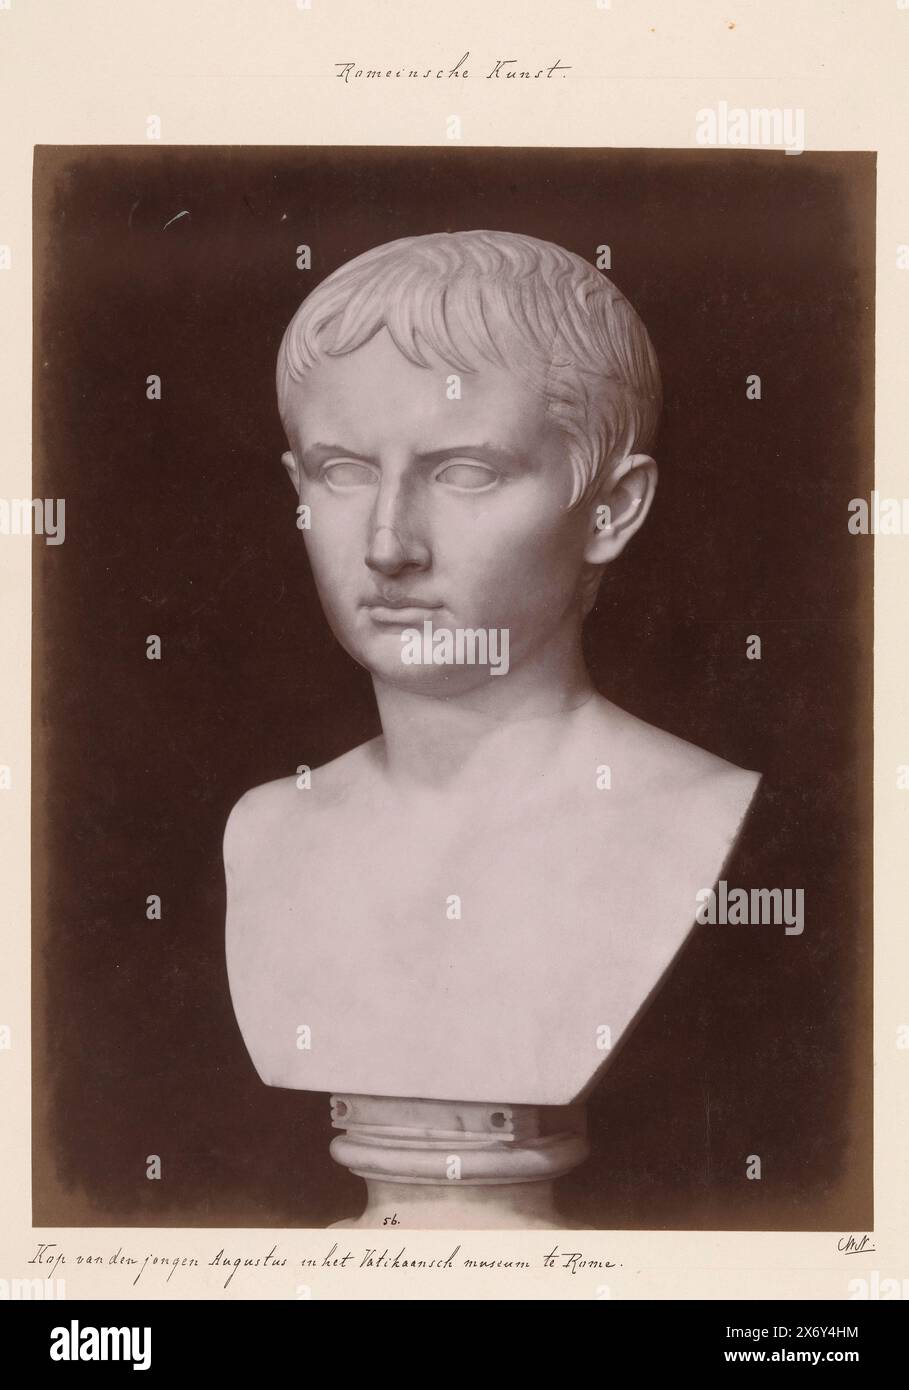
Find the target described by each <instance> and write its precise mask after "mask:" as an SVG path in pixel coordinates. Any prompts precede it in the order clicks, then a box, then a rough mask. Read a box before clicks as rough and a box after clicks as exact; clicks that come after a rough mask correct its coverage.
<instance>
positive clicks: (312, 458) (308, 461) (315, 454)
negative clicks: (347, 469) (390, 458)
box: [302, 444, 377, 468]
mask: <svg viewBox="0 0 909 1390" xmlns="http://www.w3.org/2000/svg"><path fill="white" fill-rule="evenodd" d="M328 458H345V459H356V460H357V461H358V462H359V463H373V464H374V463H376V462H377V460H376V459H373V458H370V457H369V456H368V455H367V454H358V453H357V451H356V449H346V448H345V447H344V445H343V444H311V445H310V447H309V448H308V449H304V451H303V456H302V463H303V467H304V468H307V467H309V468H316V467H318V465H319V464H320V463H324V462H325V460H326V459H328Z"/></svg>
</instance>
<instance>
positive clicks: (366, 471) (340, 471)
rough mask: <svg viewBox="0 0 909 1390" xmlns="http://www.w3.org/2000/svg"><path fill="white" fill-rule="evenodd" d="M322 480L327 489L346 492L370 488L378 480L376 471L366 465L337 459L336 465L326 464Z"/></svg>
mask: <svg viewBox="0 0 909 1390" xmlns="http://www.w3.org/2000/svg"><path fill="white" fill-rule="evenodd" d="M322 478H323V480H324V481H325V482H326V483H328V485H329V487H333V488H337V489H338V490H339V491H346V490H348V489H349V488H354V487H371V486H372V484H373V483H374V482H376V480H377V478H378V473H377V472H376V470H375V469H374V468H373V467H371V466H370V464H368V463H359V462H357V461H356V460H355V459H339V460H338V461H337V463H326V464H325V466H324V467H323V469H322Z"/></svg>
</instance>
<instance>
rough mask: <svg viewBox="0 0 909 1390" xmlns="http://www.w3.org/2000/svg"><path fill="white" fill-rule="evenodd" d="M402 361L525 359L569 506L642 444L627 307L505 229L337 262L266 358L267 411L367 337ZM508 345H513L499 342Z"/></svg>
mask: <svg viewBox="0 0 909 1390" xmlns="http://www.w3.org/2000/svg"><path fill="white" fill-rule="evenodd" d="M383 327H384V328H386V329H387V330H388V332H389V334H390V335H391V337H392V339H393V341H394V343H395V345H396V347H397V348H398V350H399V351H400V352H401V353H403V355H404V356H405V357H406V358H407V359H408V361H410V362H412V363H413V364H414V365H415V366H420V367H428V366H430V365H431V364H430V362H429V361H428V360H427V358H426V356H425V352H424V349H425V348H430V349H431V350H432V351H433V352H434V353H435V354H436V355H437V356H438V357H440V358H441V359H442V360H443V361H444V362H447V363H449V364H450V365H451V366H452V367H453V368H454V369H455V370H456V371H460V372H470V371H474V370H476V369H477V367H478V365H479V363H478V360H477V359H478V358H480V359H483V360H484V361H487V362H491V363H494V364H495V365H497V366H500V367H505V368H512V369H514V367H515V363H514V362H513V361H510V360H509V359H508V358H507V357H506V356H505V355H504V354H503V351H502V350H501V349H500V348H499V346H498V345H497V340H498V342H502V343H503V347H506V346H507V343H508V337H507V336H506V335H507V334H508V330H509V329H510V330H511V331H512V333H514V332H516V333H517V335H518V339H519V341H520V342H521V344H522V345H523V347H524V349H525V350H526V358H527V360H526V362H525V361H523V356H524V354H523V353H522V362H521V364H520V370H521V374H522V376H525V375H529V377H530V382H529V384H530V385H531V386H533V387H535V388H536V389H538V390H540V391H541V392H542V394H543V396H544V399H545V400H546V402H547V408H548V413H549V416H550V419H552V420H553V422H554V423H555V424H556V425H557V426H558V427H559V428H560V429H561V430H562V431H563V433H564V434H565V436H566V438H567V440H568V445H569V449H568V452H569V460H570V463H571V468H572V473H573V476H574V488H573V492H572V497H571V505H572V506H574V505H575V504H577V503H578V502H581V501H583V500H584V499H585V498H587V497H589V496H590V495H591V494H592V493H593V491H594V490H595V489H596V486H597V484H598V482H599V479H600V477H601V475H602V473H603V471H604V469H605V468H606V467H607V465H608V464H609V463H611V462H612V461H613V459H615V458H616V457H621V456H624V455H626V454H629V453H647V452H649V451H650V449H651V448H652V446H653V442H654V439H655V436H656V432H657V425H658V423H659V415H660V406H661V387H660V371H659V366H658V364H657V360H656V355H655V353H654V350H653V346H652V344H651V342H650V338H649V337H648V335H647V330H646V328H645V327H644V325H643V323H642V322H641V320H640V319H639V318H638V316H637V314H636V313H635V311H634V309H633V308H632V307H631V305H630V304H629V303H628V300H627V299H626V298H625V297H624V295H622V294H621V293H620V292H619V291H618V290H617V289H616V287H615V286H614V285H613V284H612V283H611V281H609V280H607V279H606V277H605V276H604V275H601V274H600V273H599V271H597V270H595V269H594V267H593V266H592V265H590V264H589V263H588V262H587V261H585V260H583V259H582V257H580V256H577V255H575V254H574V253H573V252H571V251H566V250H564V248H563V247H561V246H556V245H554V244H553V243H552V242H549V241H540V240H538V239H537V238H536V237H531V236H524V235H522V234H520V233H517V232H488V231H470V232H433V233H432V234H430V235H429V236H416V237H402V238H401V239H400V240H398V241H390V242H387V243H386V244H385V245H383V246H377V247H375V248H374V249H373V250H371V251H367V252H365V253H364V254H363V255H361V256H357V257H356V258H355V259H354V260H352V261H348V262H347V263H346V264H345V265H342V266H340V267H339V268H338V269H337V270H335V271H334V272H333V273H332V274H331V275H329V276H328V277H327V279H325V280H323V281H322V283H321V284H320V285H318V286H317V287H316V289H314V290H313V291H312V293H311V294H310V295H309V296H308V297H307V298H306V299H305V300H304V301H303V303H302V304H301V305H300V308H299V309H298V310H297V312H296V313H295V314H294V317H293V318H292V319H291V321H290V323H289V324H288V326H287V330H286V332H285V334H284V338H283V340H282V342H281V347H280V351H279V353H278V366H277V385H278V405H279V409H280V410H281V413H282V415H283V414H284V410H285V406H286V401H287V394H288V391H289V388H290V382H291V381H296V382H300V381H302V380H303V379H304V377H305V375H306V373H307V371H309V370H310V369H311V368H312V367H314V366H315V365H316V363H317V362H318V361H319V360H320V359H321V358H322V357H326V356H327V357H337V356H341V355H343V354H345V353H349V352H354V351H355V350H356V349H357V348H359V347H362V346H363V345H364V344H365V343H367V342H368V341H369V340H370V339H371V338H372V337H373V336H374V335H375V334H376V333H377V332H379V330H380V329H381V328H383ZM512 341H513V340H512Z"/></svg>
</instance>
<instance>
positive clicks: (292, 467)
mask: <svg viewBox="0 0 909 1390" xmlns="http://www.w3.org/2000/svg"><path fill="white" fill-rule="evenodd" d="M281 462H282V463H283V464H284V467H285V469H286V470H287V476H288V478H290V481H291V483H292V484H293V489H294V492H295V493H296V494H297V496H298V497H299V495H300V469H299V468H298V466H297V460H296V459H295V458H294V456H293V454H292V453H291V452H290V450H289V449H288V450H287V451H286V452H285V453H283V454H282V455H281Z"/></svg>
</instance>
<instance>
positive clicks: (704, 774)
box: [619, 711, 761, 810]
mask: <svg viewBox="0 0 909 1390" xmlns="http://www.w3.org/2000/svg"><path fill="white" fill-rule="evenodd" d="M621 719H622V734H623V737H622V740H621V743H622V752H621V754H620V755H619V759H620V762H621V764H622V771H623V773H624V774H625V775H627V777H628V779H629V781H630V783H631V785H637V787H638V788H639V789H640V791H641V792H642V793H643V794H644V795H652V794H656V795H660V794H663V795H666V796H669V797H672V798H673V799H675V798H678V799H680V800H684V801H685V802H686V803H687V804H689V805H691V806H692V807H693V808H694V807H697V806H698V805H699V804H701V803H705V804H711V805H714V806H717V808H718V809H719V808H721V807H722V806H723V805H726V806H728V808H729V809H730V810H733V809H734V808H736V807H742V808H744V807H746V806H748V805H749V804H750V802H751V801H752V799H753V797H754V795H755V793H756V791H757V788H758V786H759V784H760V780H761V774H760V773H759V772H754V771H752V770H750V769H748V768H743V767H738V766H737V765H736V764H735V763H731V762H728V761H727V760H726V759H725V758H720V757H718V756H717V755H716V754H715V753H710V752H708V751H707V749H706V748H701V747H699V746H698V745H697V744H695V743H689V742H688V741H687V740H686V739H683V738H679V737H678V736H677V735H676V734H670V733H668V732H667V731H666V730H665V729H660V728H657V727H656V726H655V725H653V724H647V723H646V722H645V721H644V720H641V719H638V718H637V717H636V716H635V715H631V714H629V713H628V712H627V711H621Z"/></svg>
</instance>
